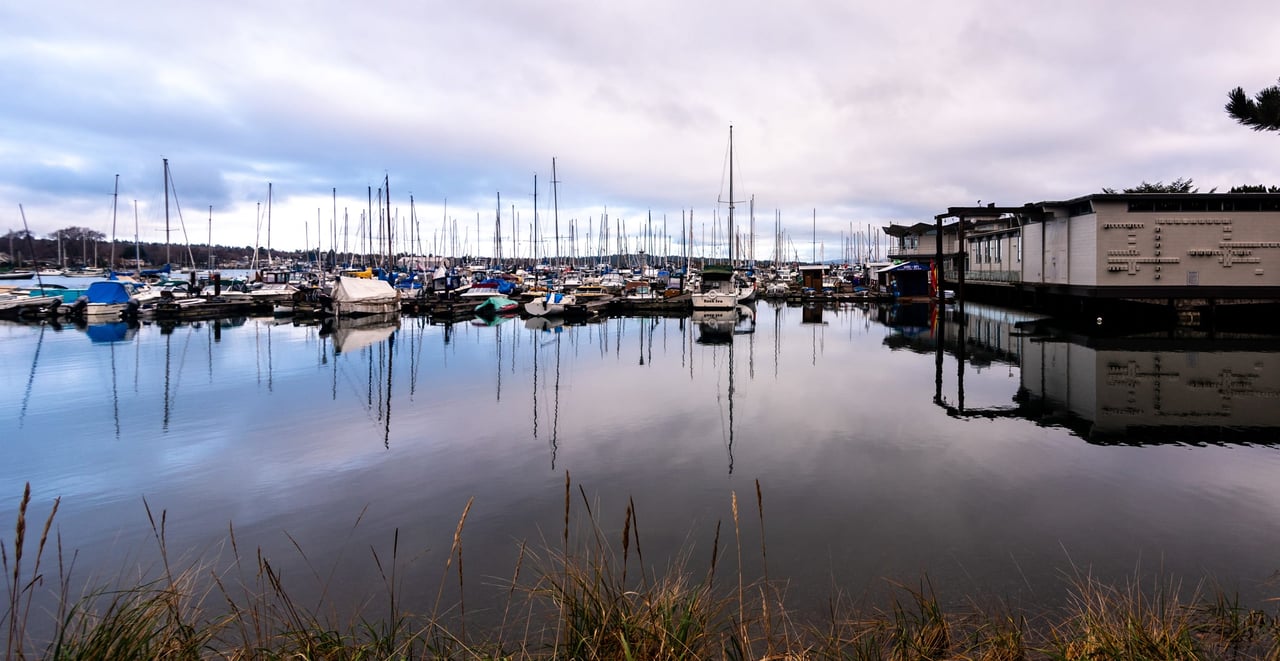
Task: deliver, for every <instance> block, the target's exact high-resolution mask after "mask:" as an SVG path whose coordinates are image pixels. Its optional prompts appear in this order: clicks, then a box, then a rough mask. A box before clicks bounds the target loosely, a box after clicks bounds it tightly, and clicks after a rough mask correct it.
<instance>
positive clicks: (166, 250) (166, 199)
mask: <svg viewBox="0 0 1280 661" xmlns="http://www.w3.org/2000/svg"><path fill="white" fill-rule="evenodd" d="M170 261H171V260H170V259H169V159H167V158H166V159H164V263H165V264H166V265H167V264H169V262H170Z"/></svg>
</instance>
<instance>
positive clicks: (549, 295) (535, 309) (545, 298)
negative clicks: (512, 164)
mask: <svg viewBox="0 0 1280 661" xmlns="http://www.w3.org/2000/svg"><path fill="white" fill-rule="evenodd" d="M535 181H536V180H535ZM557 183H559V182H558V181H556V159H554V158H553V159H551V193H552V195H551V197H552V209H553V213H554V214H555V215H556V217H557V219H558V217H559V214H560V208H559V207H560V203H559V196H558V195H557V194H556V184H557ZM534 192H535V193H536V192H537V185H536V184H535V185H534ZM535 206H536V203H535ZM534 222H537V212H536V209H535V213H534ZM556 224H557V233H558V226H559V220H557V222H556ZM556 239H557V243H556V245H557V246H558V245H559V237H557V238H556ZM556 253H557V254H556V258H557V259H558V258H559V257H560V255H559V250H558V249H557V250H556ZM577 303H578V299H577V297H575V296H574V295H573V294H572V293H565V292H564V291H555V290H549V291H547V292H545V293H543V294H541V295H539V296H538V297H537V298H535V299H533V300H531V301H529V302H528V303H525V304H524V311H525V312H526V313H528V314H530V315H532V316H534V317H554V316H558V315H562V314H564V313H565V312H566V311H567V310H568V309H569V308H570V307H572V306H574V305H577Z"/></svg>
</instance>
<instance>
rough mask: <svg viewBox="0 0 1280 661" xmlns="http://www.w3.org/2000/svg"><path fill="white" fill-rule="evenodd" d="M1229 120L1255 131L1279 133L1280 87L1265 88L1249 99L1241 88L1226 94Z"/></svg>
mask: <svg viewBox="0 0 1280 661" xmlns="http://www.w3.org/2000/svg"><path fill="white" fill-rule="evenodd" d="M1227 99H1228V100H1227V105H1226V111H1227V114H1228V115H1231V118H1232V119H1234V120H1236V121H1237V122H1240V123H1241V124H1243V125H1245V126H1248V127H1249V128H1251V129H1253V130H1255V131H1280V85H1272V86H1271V87H1267V88H1265V89H1263V90H1261V91H1259V92H1258V93H1257V94H1255V95H1254V97H1253V98H1252V99H1250V98H1249V97H1248V96H1247V95H1246V94H1245V93H1244V88H1243V87H1237V88H1235V89H1233V90H1231V91H1230V92H1228V93H1227Z"/></svg>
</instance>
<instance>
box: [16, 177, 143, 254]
mask: <svg viewBox="0 0 1280 661" xmlns="http://www.w3.org/2000/svg"><path fill="white" fill-rule="evenodd" d="M119 202H120V175H118V174H117V175H116V189H115V192H113V193H112V194H111V262H110V267H109V268H110V269H111V270H113V271H114V270H115V268H116V207H117V206H118V205H119ZM9 252H10V253H13V250H12V249H10V250H9Z"/></svg>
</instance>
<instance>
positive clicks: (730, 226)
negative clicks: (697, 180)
mask: <svg viewBox="0 0 1280 661" xmlns="http://www.w3.org/2000/svg"><path fill="white" fill-rule="evenodd" d="M728 237H729V267H730V268H732V267H733V124H730V125H729V234H728Z"/></svg>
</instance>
